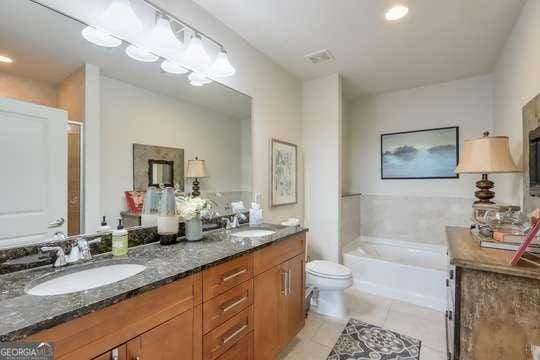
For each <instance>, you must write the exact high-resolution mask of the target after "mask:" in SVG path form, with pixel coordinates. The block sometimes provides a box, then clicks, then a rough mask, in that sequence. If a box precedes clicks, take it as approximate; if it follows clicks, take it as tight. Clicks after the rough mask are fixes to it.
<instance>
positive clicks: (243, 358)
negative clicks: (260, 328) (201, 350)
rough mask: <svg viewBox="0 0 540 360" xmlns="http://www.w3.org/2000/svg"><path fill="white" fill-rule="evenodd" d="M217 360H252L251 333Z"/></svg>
mask: <svg viewBox="0 0 540 360" xmlns="http://www.w3.org/2000/svg"><path fill="white" fill-rule="evenodd" d="M218 360H253V332H251V333H250V334H249V335H247V336H244V337H243V338H241V339H240V340H238V342H237V343H236V344H234V346H233V347H231V348H230V349H229V350H227V351H226V352H225V353H224V354H223V355H221V356H220V357H219V358H218Z"/></svg>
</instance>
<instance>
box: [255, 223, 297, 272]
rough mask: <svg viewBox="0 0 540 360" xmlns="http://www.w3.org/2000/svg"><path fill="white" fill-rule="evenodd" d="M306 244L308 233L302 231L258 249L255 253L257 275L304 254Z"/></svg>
mask: <svg viewBox="0 0 540 360" xmlns="http://www.w3.org/2000/svg"><path fill="white" fill-rule="evenodd" d="M305 245H306V234H305V233H300V234H296V235H292V236H290V237H288V238H287V239H285V240H283V241H280V242H277V243H275V244H273V245H270V246H268V247H265V248H263V249H261V250H258V251H256V252H255V253H254V254H253V270H254V273H255V275H258V274H260V273H262V272H264V271H266V270H268V269H270V268H272V267H274V266H276V265H279V264H281V263H284V262H285V261H287V260H289V259H291V258H293V257H295V256H297V255H300V254H302V253H303V252H305Z"/></svg>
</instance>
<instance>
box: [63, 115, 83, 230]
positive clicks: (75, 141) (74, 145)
mask: <svg viewBox="0 0 540 360" xmlns="http://www.w3.org/2000/svg"><path fill="white" fill-rule="evenodd" d="M82 126H83V124H82V123H79V122H74V121H69V122H68V184H67V186H68V204H67V205H68V209H67V212H68V235H77V234H80V233H81V232H82V231H81V203H82V201H81V171H82V164H81V157H82V156H81V152H82Z"/></svg>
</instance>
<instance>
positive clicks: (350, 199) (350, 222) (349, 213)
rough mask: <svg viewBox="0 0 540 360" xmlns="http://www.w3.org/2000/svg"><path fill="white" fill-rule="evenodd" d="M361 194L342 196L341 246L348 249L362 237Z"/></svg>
mask: <svg viewBox="0 0 540 360" xmlns="http://www.w3.org/2000/svg"><path fill="white" fill-rule="evenodd" d="M361 198H362V196H361V195H360V194H346V195H342V196H341V246H342V247H346V246H347V245H348V244H350V243H351V242H352V241H354V240H356V239H358V237H359V236H360V235H361V232H360V230H361V227H360V202H361Z"/></svg>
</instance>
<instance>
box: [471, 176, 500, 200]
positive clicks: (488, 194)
mask: <svg viewBox="0 0 540 360" xmlns="http://www.w3.org/2000/svg"><path fill="white" fill-rule="evenodd" d="M494 186H495V183H494V182H493V181H491V180H489V179H488V176H487V174H482V180H478V181H477V182H476V187H477V188H479V189H480V190H478V191H475V193H474V196H476V198H477V199H478V200H476V201H475V202H474V203H475V204H495V203H494V202H493V201H491V199H493V198H494V197H495V192H494V191H491V189H493V187H494Z"/></svg>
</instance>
